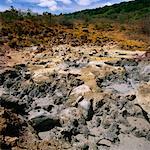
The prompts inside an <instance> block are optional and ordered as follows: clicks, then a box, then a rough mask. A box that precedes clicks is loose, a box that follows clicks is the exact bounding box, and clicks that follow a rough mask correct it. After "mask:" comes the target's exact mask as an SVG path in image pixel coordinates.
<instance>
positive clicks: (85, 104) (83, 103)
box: [78, 99, 91, 111]
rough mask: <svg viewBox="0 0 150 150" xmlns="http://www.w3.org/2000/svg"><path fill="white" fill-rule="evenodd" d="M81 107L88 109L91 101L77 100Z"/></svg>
mask: <svg viewBox="0 0 150 150" xmlns="http://www.w3.org/2000/svg"><path fill="white" fill-rule="evenodd" d="M78 105H79V106H80V107H81V108H83V109H84V110H86V111H88V110H89V109H90V107H91V103H90V101H88V100H85V99H84V100H82V101H81V102H79V104H78Z"/></svg>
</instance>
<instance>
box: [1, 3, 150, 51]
mask: <svg viewBox="0 0 150 150" xmlns="http://www.w3.org/2000/svg"><path fill="white" fill-rule="evenodd" d="M149 27H150V1H149V0H135V1H130V2H122V3H120V4H115V5H112V6H105V7H103V8H96V9H91V10H83V11H79V12H75V13H71V14H64V15H63V14H60V15H53V14H51V13H48V12H44V13H43V14H42V15H39V14H35V13H32V12H31V10H28V11H26V12H22V11H21V10H16V9H15V8H14V7H11V8H10V10H6V11H5V12H0V37H2V38H1V40H0V44H1V45H3V44H7V45H9V46H10V47H13V48H15V47H24V46H30V45H37V44H41V43H42V44H50V45H51V44H53V43H57V44H60V43H61V42H60V41H61V39H64V40H66V41H65V42H64V43H68V42H70V40H73V39H77V40H78V41H80V43H99V44H100V43H101V44H102V43H104V42H108V41H115V42H119V43H121V46H122V47H123V48H125V49H137V48H138V49H139V48H141V49H142V47H143V49H145V48H146V47H148V46H149V45H150V43H149V41H150V39H149V38H150V28H149ZM67 39H69V40H68V41H67ZM106 39H107V40H106ZM56 41H57V42H56Z"/></svg>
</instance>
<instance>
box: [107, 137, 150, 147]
mask: <svg viewBox="0 0 150 150" xmlns="http://www.w3.org/2000/svg"><path fill="white" fill-rule="evenodd" d="M119 139H120V144H119V146H117V145H113V146H112V147H111V148H110V150H148V149H149V148H150V142H149V141H146V140H145V139H144V138H137V137H135V136H132V135H130V136H129V135H123V134H121V135H120V138H119Z"/></svg>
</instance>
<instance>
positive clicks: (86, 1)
mask: <svg viewBox="0 0 150 150" xmlns="http://www.w3.org/2000/svg"><path fill="white" fill-rule="evenodd" d="M76 3H77V4H78V5H81V6H88V5H90V4H91V3H93V1H91V0H76Z"/></svg>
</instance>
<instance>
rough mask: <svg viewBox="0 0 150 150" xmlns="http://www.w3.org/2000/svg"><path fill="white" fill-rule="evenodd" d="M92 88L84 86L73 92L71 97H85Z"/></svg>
mask: <svg viewBox="0 0 150 150" xmlns="http://www.w3.org/2000/svg"><path fill="white" fill-rule="evenodd" d="M90 91H91V90H90V88H89V86H87V85H85V84H82V85H80V86H78V87H76V88H74V89H73V91H72V92H71V95H84V94H85V93H87V92H90Z"/></svg>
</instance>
